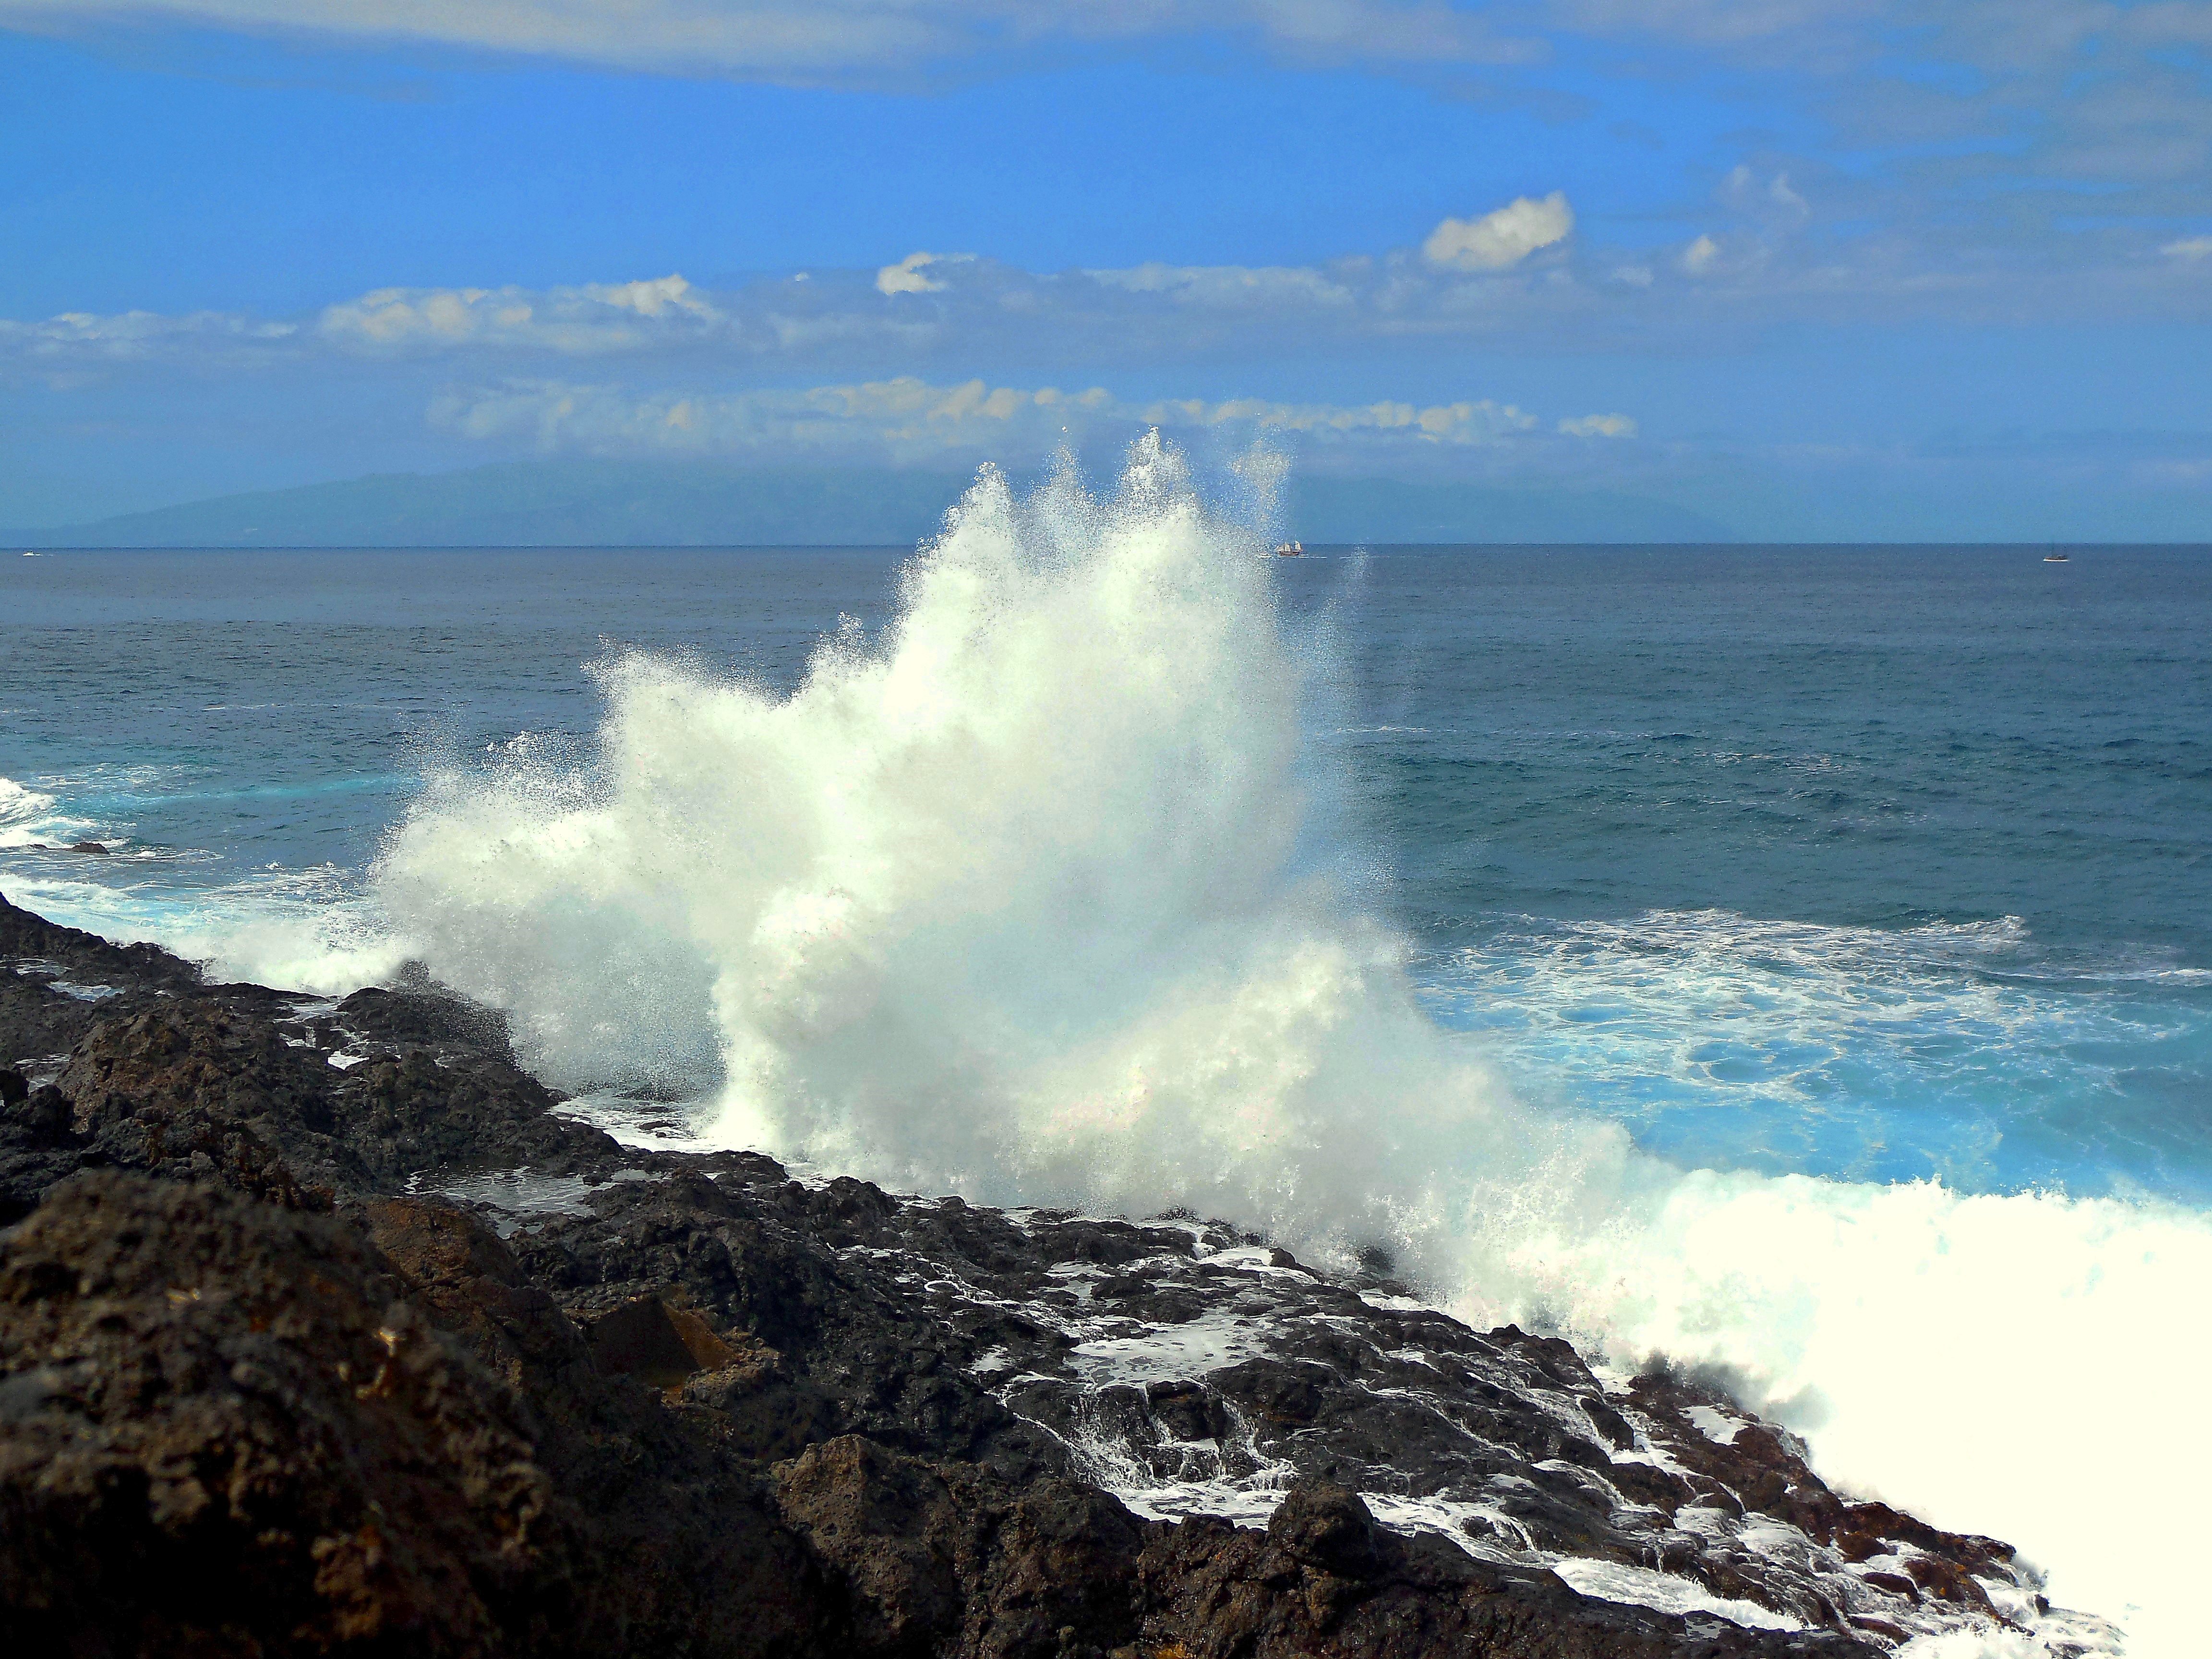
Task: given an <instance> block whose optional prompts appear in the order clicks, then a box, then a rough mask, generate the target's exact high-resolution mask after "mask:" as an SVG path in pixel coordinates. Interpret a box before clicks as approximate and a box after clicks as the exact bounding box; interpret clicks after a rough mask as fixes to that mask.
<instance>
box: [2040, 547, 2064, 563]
mask: <svg viewBox="0 0 2212 1659" xmlns="http://www.w3.org/2000/svg"><path fill="white" fill-rule="evenodd" d="M2043 562H2044V563H2045V564H2064V563H2065V562H2066V556H2065V555H2064V554H2063V553H2061V552H2059V551H2058V550H2057V549H2056V548H2054V549H2052V550H2051V551H2050V552H2048V553H2046V554H2045V555H2044V556H2043Z"/></svg>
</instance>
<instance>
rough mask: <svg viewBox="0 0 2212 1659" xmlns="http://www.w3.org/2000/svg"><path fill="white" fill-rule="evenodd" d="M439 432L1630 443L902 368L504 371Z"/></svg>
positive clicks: (566, 438) (1392, 408) (879, 442)
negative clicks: (764, 374) (672, 373)
mask: <svg viewBox="0 0 2212 1659" xmlns="http://www.w3.org/2000/svg"><path fill="white" fill-rule="evenodd" d="M430 418H431V421H432V422H433V424H434V425H435V426H436V427H438V428H440V429H441V430H444V431H448V432H451V433H453V434H455V435H459V436H461V437H465V438H467V439H471V440H473V441H492V442H501V443H504V444H506V445H507V446H508V447H516V446H521V447H528V448H532V449H535V450H537V451H538V452H540V453H583V454H590V455H596V456H609V457H623V458H635V457H653V456H680V457H718V458H729V457H744V456H752V455H759V454H775V455H801V456H808V457H820V456H825V455H826V456H834V457H836V458H838V459H871V460H890V461H891V462H894V463H902V464H903V463H918V462H928V461H940V460H944V459H948V458H952V459H1036V458H1037V457H1040V456H1042V455H1044V454H1046V453H1049V452H1051V451H1052V450H1054V449H1056V448H1059V447H1062V446H1075V445H1079V444H1080V443H1082V442H1083V441H1085V440H1087V439H1091V438H1094V437H1098V436H1104V437H1108V438H1111V439H1115V440H1119V439H1121V438H1123V437H1126V436H1127V435H1129V434H1130V433H1133V431H1135V430H1138V429H1140V428H1147V427H1158V428H1162V429H1164V430H1166V431H1169V432H1171V433H1176V434H1178V435H1184V436H1190V435H1204V434H1220V435H1225V436H1226V437H1227V438H1229V439H1230V440H1231V441H1234V442H1247V441H1251V440H1253V439H1255V438H1260V439H1271V440H1273V441H1276V442H1277V443H1279V444H1289V445H1294V446H1295V447H1298V448H1300V449H1301V450H1303V451H1304V453H1307V454H1309V455H1310V456H1312V457H1314V458H1316V459H1321V460H1322V461H1323V462H1324V463H1326V462H1327V461H1328V460H1330V459H1339V460H1342V459H1351V458H1354V457H1367V458H1370V459H1379V460H1383V461H1389V460H1391V459H1404V457H1405V456H1406V454H1407V453H1408V452H1417V451H1419V450H1421V449H1424V448H1426V449H1438V448H1443V447H1458V448H1473V447H1498V446H1503V445H1507V444H1516V443H1520V444H1536V445H1541V444H1542V443H1544V442H1546V441H1550V440H1552V439H1553V438H1555V437H1563V438H1565V439H1571V440H1585V439H1607V438H1626V437H1632V436H1633V435H1635V433H1636V429H1637V426H1636V422H1634V421H1633V420H1632V419H1630V418H1629V417H1628V416H1624V415H1618V414H1608V415H1588V416H1571V417H1569V418H1566V419H1564V420H1561V421H1559V422H1557V423H1556V424H1555V425H1554V426H1553V427H1552V428H1550V429H1549V431H1548V432H1547V429H1546V428H1545V427H1544V425H1543V422H1541V420H1540V419H1539V418H1538V417H1537V416H1534V415H1532V414H1530V413H1528V411H1527V410H1522V409H1519V408H1516V407H1515V406H1514V405H1512V404H1500V403H1498V402H1495V401H1493V400H1491V399H1487V398H1469V399H1462V400H1460V401H1455V402H1452V403H1448V404H1427V405H1417V404H1411V403H1405V402H1399V401H1395V400H1383V401H1378V402H1375V403H1370V404H1351V405H1346V404H1321V403H1285V402H1279V401H1274V400H1271V399H1267V398H1230V399H1222V400H1208V399H1205V398H1155V399H1149V400H1145V399H1137V400H1131V399H1125V398H1117V397H1115V395H1114V394H1113V393H1111V392H1108V391H1107V390H1106V389H1105V388H1103V387H1102V386H1091V387H1089V388H1087V389H1085V390H1083V391H1062V390H1060V388H1058V387H1056V386H1042V387H1035V388H1021V387H1015V386H992V385H990V384H988V383H987V382H986V381H984V380H966V381H963V382H960V383H957V384H952V385H938V384H933V383H931V382H929V381H926V380H921V379H919V378H916V377H915V376H911V375H901V376H898V377H896V378H894V379H890V380H869V381H863V382H860V383H857V384H849V385H837V386H813V387H809V388H805V389H802V390H783V389H767V390H747V391H737V392H702V391H696V390H681V391H678V390H663V391H644V392H641V391H638V390H636V389H634V388H630V387H625V386H618V385H606V384H596V385H594V384H577V383H574V382H568V381H561V380H511V381H507V382H505V383H502V384H501V385H497V386H480V387H471V388H459V389H448V390H447V391H446V392H441V394H440V395H439V396H438V398H436V399H435V402H434V403H433V404H432V406H431V410H430Z"/></svg>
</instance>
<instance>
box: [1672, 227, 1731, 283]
mask: <svg viewBox="0 0 2212 1659" xmlns="http://www.w3.org/2000/svg"><path fill="white" fill-rule="evenodd" d="M1720 257H1721V245H1720V244H1719V243H1718V242H1716V241H1715V240H1713V239H1712V238H1711V237H1710V236H1705V235H1700V236H1699V238H1698V239H1697V240H1695V241H1694V242H1692V243H1691V244H1690V245H1689V246H1687V247H1686V248H1684V249H1683V250H1682V252H1681V256H1680V259H1679V260H1678V261H1677V263H1679V264H1680V265H1681V267H1682V269H1683V270H1686V271H1688V272H1689V273H1690V275H1691V276H1704V275H1705V273H1706V272H1707V271H1709V270H1711V269H1712V268H1713V267H1714V266H1715V265H1716V264H1718V263H1719V262H1720Z"/></svg>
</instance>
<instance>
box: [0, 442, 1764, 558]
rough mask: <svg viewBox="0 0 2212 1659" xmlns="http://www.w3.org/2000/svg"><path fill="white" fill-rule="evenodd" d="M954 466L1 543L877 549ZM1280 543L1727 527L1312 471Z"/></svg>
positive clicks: (709, 481) (606, 479)
mask: <svg viewBox="0 0 2212 1659" xmlns="http://www.w3.org/2000/svg"><path fill="white" fill-rule="evenodd" d="M968 483H969V475H967V474H965V473H955V472H933V471H932V472H923V471H896V470H893V469H889V468H884V469H876V470H870V471H860V470H853V471H834V470H828V469H821V470H807V469H791V468H786V469H774V470H738V469H734V468H728V467H721V466H715V465H704V464H700V463H659V464H654V463H641V462H624V461H509V462H502V463H500V464H497V465H490V466H479V467H472V468H470V469H469V470H467V471H459V472H435V473H411V472H386V473H376V474H373V475H371V476H369V477H362V478H352V479H347V480H344V481H343V482H339V483H319V484H303V485H301V486H299V487H298V488H295V489H264V490H253V491H250V492H248V493H246V494H243V495H219V496H216V497H214V498H213V499H211V500H208V501H186V502H184V503H181V504H179V505H177V506H174V507H157V508H155V509H154V510H152V511H150V512H143V513H122V514H118V515H117V516H115V517H113V518H106V519H100V520H94V521H92V522H89V523H84V524H71V525H63V526H47V527H38V526H33V527H29V528H24V529H13V530H4V531H0V545H5V546H8V547H11V548H45V547H56V548H64V547H68V548H88V547H111V548H124V547H729V546H762V545H778V546H785V547H811V546H823V547H866V546H897V545H901V544H911V543H913V542H915V541H917V540H919V539H920V538H922V537H924V536H927V535H930V534H932V533H933V532H934V531H935V530H936V529H937V527H938V524H939V520H940V519H941V518H942V516H943V514H944V512H945V507H948V506H949V505H951V503H952V502H953V501H956V500H957V499H958V497H959V495H960V493H961V491H962V490H963V489H966V488H967V485H968ZM1285 520H1286V522H1285V531H1286V532H1288V533H1290V534H1291V535H1295V536H1297V537H1298V538H1301V539H1303V540H1304V541H1305V542H1307V543H1309V544H1316V545H1326V544H1345V543H1352V542H1383V543H1389V542H1499V543H1516V542H1729V541H1734V540H1735V539H1737V537H1736V535H1735V532H1734V531H1732V530H1731V529H1730V528H1729V526H1726V525H1723V524H1722V523H1720V522H1718V521H1717V520H1712V519H1710V518H1707V517H1705V515H1703V514H1701V513H1695V512H1692V511H1690V510H1689V509H1687V508H1685V507H1676V506H1674V505H1672V504H1670V503H1668V502H1664V501H1649V500H1645V499H1644V498H1641V497H1638V496H1635V495H1620V494H1614V493H1610V492H1607V491H1601V490H1570V489H1491V488H1486V487H1484V486H1480V485H1474V484H1457V483H1403V482H1401V481H1399V480H1395V479H1389V478H1339V477H1316V476H1310V475H1304V474H1301V475H1300V476H1299V477H1296V478H1295V479H1293V480H1292V482H1291V485H1290V489H1289V496H1288V500H1287V501H1286V502H1285Z"/></svg>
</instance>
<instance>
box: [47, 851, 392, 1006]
mask: <svg viewBox="0 0 2212 1659" xmlns="http://www.w3.org/2000/svg"><path fill="white" fill-rule="evenodd" d="M102 873H103V874H106V873H107V872H104V871H103V872H102ZM8 892H9V898H11V899H12V900H14V901H15V902H16V903H18V904H21V905H24V906H26V907H27V908H30V909H33V910H36V911H37V912H38V913H39V914H40V915H43V916H46V917H47V918H48V919H49V920H51V921H58V922H62V923H64V924H66V925H68V926H70V927H82V928H83V929H84V930H85V931H87V932H88V933H98V934H100V935H101V936H102V937H104V938H106V939H114V940H116V941H117V942H118V943H121V944H137V943H139V942H142V941H143V942H145V943H149V944H154V945H161V947H162V948H164V949H165V950H168V951H173V952H174V953H175V954H177V955H178V956H180V957H184V958H185V960H186V961H187V962H196V963H201V964H202V965H203V966H204V968H205V969H206V970H207V972H208V974H209V975H210V977H211V978H213V979H216V980H218V981H232V980H249V981H252V982H253V983H255V984H258V985H268V986H273V987H276V988H277V989H279V990H287V991H307V992H315V993H319V994H329V995H343V994H345V993H346V992H349V991H354V990H358V989H359V988H360V987H362V986H364V985H375V984H380V983H382V982H384V981H387V980H389V979H390V978H391V977H392V975H394V974H395V973H396V972H397V971H398V968H399V966H400V964H401V963H403V962H404V961H405V960H406V957H407V951H406V949H405V947H404V943H403V942H402V941H400V940H399V939H396V938H395V937H394V936H393V935H392V933H390V932H389V931H388V930H386V928H384V927H382V926H381V925H380V922H378V921H377V920H376V919H375V918H374V915H372V914H371V913H369V912H368V910H367V909H366V908H364V907H363V906H362V905H361V904H359V903H358V902H356V901H354V900H352V899H351V898H350V897H349V896H347V895H346V894H345V892H344V891H343V884H342V880H341V878H340V875H339V872H337V871H336V870H334V869H330V868H324V869H318V870H307V871H268V872H261V873H259V874H258V875H256V876H253V877H251V878H247V879H246V880H244V881H240V882H234V883H231V884H226V885H222V886H210V887H176V886H171V885H167V884H159V883H155V882H152V881H148V882H138V881H134V880H128V879H125V880H123V881H119V882H118V881H115V880H112V878H111V880H109V881H106V882H94V881H82V880H77V879H75V878H70V877H64V876H56V875H52V874H51V873H48V872H45V871H42V870H26V871H21V872H16V873H14V874H11V875H10V877H9V882H8Z"/></svg>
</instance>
